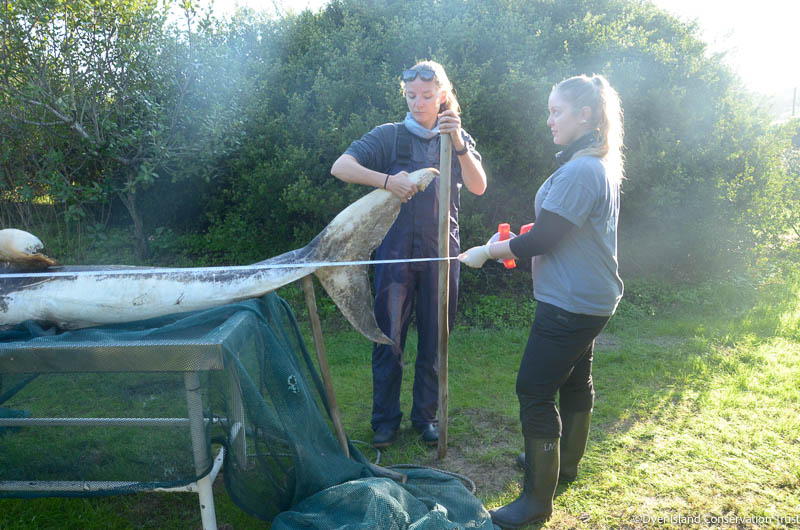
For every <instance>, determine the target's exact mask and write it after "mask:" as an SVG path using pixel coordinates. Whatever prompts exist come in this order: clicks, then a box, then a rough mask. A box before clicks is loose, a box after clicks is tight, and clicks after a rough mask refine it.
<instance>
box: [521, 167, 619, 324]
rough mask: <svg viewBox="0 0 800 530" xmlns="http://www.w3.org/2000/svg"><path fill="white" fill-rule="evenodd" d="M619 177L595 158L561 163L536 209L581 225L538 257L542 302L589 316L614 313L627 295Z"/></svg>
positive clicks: (535, 271)
mask: <svg viewBox="0 0 800 530" xmlns="http://www.w3.org/2000/svg"><path fill="white" fill-rule="evenodd" d="M618 182H619V179H611V180H609V178H608V177H607V175H606V167H605V165H604V164H603V161H602V160H600V159H599V158H597V157H594V156H581V157H578V158H574V159H572V160H570V161H569V162H567V163H566V164H564V165H563V166H561V167H560V168H559V169H558V170H556V172H555V173H553V174H552V175H551V176H550V178H548V179H547V180H546V181H545V182H544V184H542V186H541V187H540V188H539V191H538V192H537V193H536V200H535V204H534V208H535V211H536V215H537V217H538V215H539V213H540V212H541V210H542V209H545V210H548V211H550V212H553V213H555V214H558V215H560V216H561V217H563V218H565V219H566V220H568V221H569V222H571V223H572V224H574V225H575V227H574V228H573V229H572V230H569V231H568V232H567V233H566V235H565V236H564V237H563V238H562V239H561V241H559V242H558V244H557V245H556V247H555V248H554V249H553V250H552V251H551V252H549V253H547V254H542V255H539V256H536V257H535V258H534V263H533V285H534V289H533V293H534V297H535V298H536V299H537V300H539V301H542V302H546V303H548V304H553V305H555V306H558V307H560V308H562V309H565V310H566V311H570V312H572V313H579V314H584V315H596V316H611V315H613V314H614V311H616V309H617V305H618V304H619V301H620V299H621V298H622V291H623V283H622V279H621V278H620V276H619V264H618V261H617V223H618V219H619V184H618Z"/></svg>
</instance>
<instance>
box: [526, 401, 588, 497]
mask: <svg viewBox="0 0 800 530" xmlns="http://www.w3.org/2000/svg"><path fill="white" fill-rule="evenodd" d="M591 420H592V411H591V410H589V411H582V412H562V413H561V423H562V425H563V427H562V436H561V471H559V473H558V480H560V481H562V482H572V481H573V480H575V479H576V478H578V462H580V461H581V458H583V453H584V452H585V451H586V442H587V440H589V424H590V423H591ZM517 465H518V466H519V467H521V468H522V469H525V453H520V454H519V455H517Z"/></svg>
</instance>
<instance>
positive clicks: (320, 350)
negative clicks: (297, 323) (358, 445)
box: [302, 275, 350, 458]
mask: <svg viewBox="0 0 800 530" xmlns="http://www.w3.org/2000/svg"><path fill="white" fill-rule="evenodd" d="M302 282H303V292H304V293H305V295H306V306H308V319H309V320H310V321H311V334H312V336H313V337H314V348H315V349H316V351H317V362H319V371H320V373H321V375H322V382H323V384H324V385H325V395H326V397H327V399H328V408H330V411H331V421H333V429H334V430H335V431H336V438H337V439H338V440H339V446H341V448H342V451H343V452H344V454H345V455H346V456H347V458H350V448H349V447H348V445H347V436H345V434H344V427H342V416H341V414H340V413H339V405H338V404H337V403H336V395H335V394H334V393H333V378H332V377H331V370H330V368H329V367H328V356H327V355H326V354H325V345H324V344H323V343H322V325H321V324H320V321H319V313H317V298H316V296H314V281H313V280H312V279H311V276H310V275H309V276H303V279H302Z"/></svg>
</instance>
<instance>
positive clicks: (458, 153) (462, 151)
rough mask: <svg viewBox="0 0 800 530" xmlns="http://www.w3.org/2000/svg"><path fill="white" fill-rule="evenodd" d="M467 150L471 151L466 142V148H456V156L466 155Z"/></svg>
mask: <svg viewBox="0 0 800 530" xmlns="http://www.w3.org/2000/svg"><path fill="white" fill-rule="evenodd" d="M467 151H469V148H468V147H467V144H464V149H456V156H461V155H466V154H467Z"/></svg>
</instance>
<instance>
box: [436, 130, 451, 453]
mask: <svg viewBox="0 0 800 530" xmlns="http://www.w3.org/2000/svg"><path fill="white" fill-rule="evenodd" d="M451 149H452V143H451V140H450V135H449V134H443V135H442V136H441V149H440V151H439V257H440V258H449V257H450V161H451V156H450V151H451ZM449 306H450V260H442V261H440V262H439V318H438V324H439V458H444V457H445V456H447V399H448V389H447V370H448V368H447V366H448V361H447V338H448V336H449V335H450V330H449V327H450V323H449V322H448V318H447V317H448V314H449V309H450V307H449Z"/></svg>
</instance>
